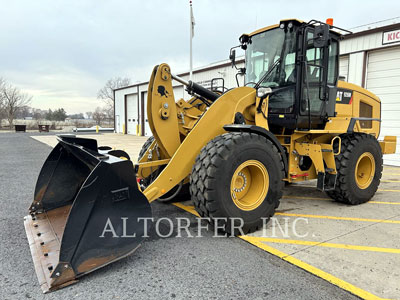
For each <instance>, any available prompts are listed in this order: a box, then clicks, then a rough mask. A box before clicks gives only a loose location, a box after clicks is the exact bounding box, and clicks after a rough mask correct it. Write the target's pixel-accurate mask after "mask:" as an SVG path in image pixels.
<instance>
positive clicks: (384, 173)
mask: <svg viewBox="0 0 400 300" xmlns="http://www.w3.org/2000/svg"><path fill="white" fill-rule="evenodd" d="M383 175H394V176H400V173H386V172H383Z"/></svg>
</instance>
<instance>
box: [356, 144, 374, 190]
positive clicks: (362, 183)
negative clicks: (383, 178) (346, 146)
mask: <svg viewBox="0 0 400 300" xmlns="http://www.w3.org/2000/svg"><path fill="white" fill-rule="evenodd" d="M374 175H375V159H374V156H373V155H372V154H371V153H369V152H364V153H363V154H361V156H360V157H359V158H358V160H357V163H356V171H355V173H354V176H355V179H356V184H357V186H358V187H359V188H360V189H366V188H367V187H369V185H370V184H371V182H372V180H373V179H374Z"/></svg>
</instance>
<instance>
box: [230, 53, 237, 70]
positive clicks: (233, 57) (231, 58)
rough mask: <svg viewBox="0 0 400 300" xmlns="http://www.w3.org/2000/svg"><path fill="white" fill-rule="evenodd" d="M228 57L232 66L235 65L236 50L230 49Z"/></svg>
mask: <svg viewBox="0 0 400 300" xmlns="http://www.w3.org/2000/svg"><path fill="white" fill-rule="evenodd" d="M229 59H230V60H231V64H232V67H233V66H235V61H236V50H235V49H231V53H230V54H229Z"/></svg>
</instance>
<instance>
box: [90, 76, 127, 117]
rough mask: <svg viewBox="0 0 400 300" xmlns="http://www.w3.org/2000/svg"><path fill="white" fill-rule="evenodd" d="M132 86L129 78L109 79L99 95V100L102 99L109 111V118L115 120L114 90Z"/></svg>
mask: <svg viewBox="0 0 400 300" xmlns="http://www.w3.org/2000/svg"><path fill="white" fill-rule="evenodd" d="M130 84H131V80H130V79H129V78H122V77H115V78H111V79H109V80H108V81H107V82H106V84H105V85H104V87H103V88H102V89H100V90H99V92H98V93H97V98H98V99H102V100H103V102H104V103H105V105H106V107H105V109H106V110H107V117H110V118H111V119H113V118H114V90H115V89H118V88H122V87H125V86H128V85H130Z"/></svg>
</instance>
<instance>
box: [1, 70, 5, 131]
mask: <svg viewBox="0 0 400 300" xmlns="http://www.w3.org/2000/svg"><path fill="white" fill-rule="evenodd" d="M5 84H6V82H5V81H4V79H3V78H0V128H1V124H2V122H3V119H4V118H5V117H6V111H5V106H4V104H5V101H4V97H3V93H2V91H3V89H4V87H5Z"/></svg>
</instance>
